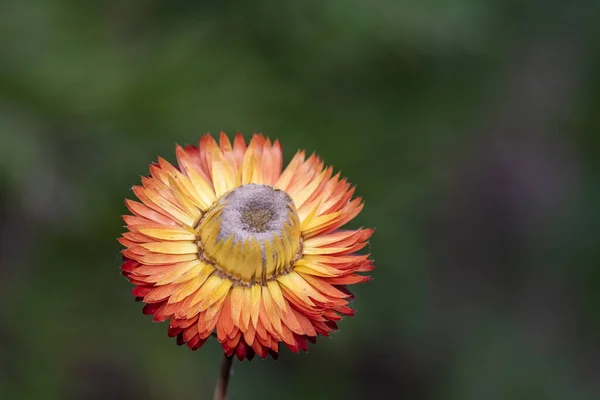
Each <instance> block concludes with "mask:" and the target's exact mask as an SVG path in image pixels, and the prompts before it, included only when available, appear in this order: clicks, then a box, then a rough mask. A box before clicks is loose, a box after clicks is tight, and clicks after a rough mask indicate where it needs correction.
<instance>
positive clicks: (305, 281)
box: [119, 133, 374, 360]
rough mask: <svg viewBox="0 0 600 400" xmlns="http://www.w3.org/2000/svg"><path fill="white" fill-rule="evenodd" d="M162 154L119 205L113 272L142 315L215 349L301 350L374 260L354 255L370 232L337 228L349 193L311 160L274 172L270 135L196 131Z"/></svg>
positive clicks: (332, 324) (277, 161) (332, 325)
mask: <svg viewBox="0 0 600 400" xmlns="http://www.w3.org/2000/svg"><path fill="white" fill-rule="evenodd" d="M176 154H177V162H178V165H179V166H178V167H175V166H173V165H171V164H169V163H168V162H167V161H165V160H164V159H162V158H159V159H158V163H157V164H152V165H151V166H150V177H145V178H142V185H141V186H135V187H134V188H133V192H134V194H135V195H136V196H137V198H138V199H139V200H140V201H139V202H138V201H132V200H126V204H127V207H128V208H129V210H130V211H131V213H132V215H125V216H124V217H123V219H124V220H125V223H126V224H127V225H126V227H127V229H128V231H127V232H125V233H124V234H123V236H122V237H121V238H120V239H119V241H120V242H121V244H123V245H124V246H125V247H126V249H124V250H123V256H124V263H123V265H122V266H121V268H122V270H123V274H124V275H125V276H127V278H128V279H129V281H130V282H132V283H133V284H134V285H135V288H134V289H133V294H134V296H136V298H137V299H138V300H139V301H143V302H144V303H146V305H145V306H144V310H143V312H144V314H149V315H154V320H155V321H158V322H159V321H166V320H170V322H169V330H168V334H169V336H172V337H177V341H178V343H179V344H187V346H188V347H189V348H191V349H193V350H196V349H199V348H200V347H201V346H202V345H203V344H204V342H205V341H206V340H207V339H208V337H209V336H210V335H211V334H213V333H214V334H216V337H217V339H218V340H219V342H220V343H221V345H222V346H223V350H224V352H225V354H226V355H228V356H231V355H233V354H235V355H237V357H238V358H239V359H240V360H242V359H244V358H246V357H247V358H252V357H253V356H254V354H258V355H259V356H260V357H262V358H265V357H266V356H267V355H268V354H271V355H272V356H273V357H276V356H277V354H278V351H279V343H280V342H283V343H284V344H285V345H286V346H287V347H289V348H290V349H291V350H293V351H295V352H298V351H299V350H306V347H307V345H306V341H307V340H309V341H312V342H314V341H315V339H316V336H317V335H324V336H328V335H329V333H330V332H332V331H334V330H336V329H337V325H336V321H338V320H340V319H341V318H342V316H343V315H352V314H353V310H352V309H351V308H349V307H348V303H349V301H351V299H352V294H351V293H350V292H349V291H348V290H347V288H346V286H347V285H350V284H354V283H359V282H364V281H366V280H367V279H368V277H367V276H363V275H360V274H358V273H359V272H367V271H371V270H372V269H373V268H374V266H373V264H372V261H371V260H370V259H369V257H368V255H360V254H356V252H357V251H359V250H361V249H362V248H363V247H365V246H366V245H367V243H368V239H369V237H370V236H371V234H372V233H373V230H372V229H358V230H341V229H340V228H341V227H342V226H343V225H345V224H346V223H347V222H348V221H350V220H351V219H353V218H354V217H355V216H356V215H357V214H358V213H359V212H360V211H361V209H362V207H363V204H362V202H361V199H360V198H355V199H353V194H354V188H353V187H351V185H350V184H349V183H348V182H347V181H346V179H341V178H340V174H339V173H338V174H336V175H335V176H334V175H333V169H332V168H331V167H327V168H324V166H323V162H322V161H321V159H320V158H319V157H317V156H316V155H314V154H313V155H311V156H310V157H308V159H307V158H306V157H305V154H304V152H303V151H299V152H298V153H296V155H295V156H294V158H293V159H292V161H291V162H290V163H289V164H288V166H287V167H286V168H285V169H284V170H283V171H282V153H281V147H280V145H279V142H278V141H275V142H274V143H271V141H270V140H269V139H265V138H264V137H263V136H262V135H254V137H253V138H252V140H251V141H250V143H249V144H248V146H246V143H245V141H244V139H243V138H242V136H241V135H240V134H238V135H236V137H235V140H234V143H233V145H232V144H231V142H230V141H229V139H228V137H227V136H226V135H225V134H224V133H221V136H220V143H219V144H217V142H216V141H215V140H214V139H213V138H212V137H211V136H210V135H206V136H204V137H202V138H201V139H200V146H199V147H195V146H186V147H185V148H182V147H180V146H177V148H176Z"/></svg>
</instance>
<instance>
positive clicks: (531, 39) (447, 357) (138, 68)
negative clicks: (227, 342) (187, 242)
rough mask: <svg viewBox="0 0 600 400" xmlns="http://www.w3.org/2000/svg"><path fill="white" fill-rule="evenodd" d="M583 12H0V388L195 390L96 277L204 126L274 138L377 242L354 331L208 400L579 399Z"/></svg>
mask: <svg viewBox="0 0 600 400" xmlns="http://www.w3.org/2000/svg"><path fill="white" fill-rule="evenodd" d="M599 11H600V6H599V4H598V2H597V1H592V0H587V1H586V0H580V1H575V2H556V1H550V2H548V1H544V2H542V1H539V0H535V1H531V2H527V3H526V4H524V3H523V2H518V1H514V0H509V1H504V2H500V1H492V0H479V1H476V0H455V1H451V2H447V1H440V0H426V1H421V2H413V3H410V2H393V1H389V0H385V1H384V0H373V1H365V0H350V1H340V0H333V1H329V2H321V1H319V2H317V1H311V0H303V1H299V2H289V3H286V2H277V1H272V0H259V1H254V2H243V1H239V0H238V1H236V0H230V1H221V2H216V1H200V2H192V1H173V2H159V1H155V0H145V1H142V0H136V1H130V2H119V1H114V0H113V1H107V2H98V3H84V2H76V1H72V0H53V1H46V2H43V1H37V2H36V1H34V2H17V1H5V2H3V3H2V12H0V188H2V192H0V194H1V196H0V205H2V208H1V209H0V223H1V225H0V250H1V251H0V289H2V292H3V297H4V298H5V299H6V300H5V302H4V307H2V308H0V311H1V312H2V313H3V314H2V315H1V317H2V321H3V322H0V371H1V372H2V373H0V397H1V398H6V399H16V400H18V399H41V400H45V399H107V398H111V399H165V398H172V399H201V398H206V399H208V398H210V396H211V394H212V390H213V384H214V381H215V379H216V374H217V372H218V365H219V362H220V354H219V353H220V350H219V346H217V345H216V344H215V343H214V342H213V343H208V344H207V345H205V347H204V348H203V349H202V350H201V351H199V352H194V353H192V352H190V351H187V350H186V349H183V348H177V347H176V346H175V344H174V341H173V340H171V339H168V338H167V337H166V326H164V324H162V325H156V324H152V323H150V321H149V318H147V317H144V316H142V315H141V307H140V306H139V304H136V303H134V302H133V301H132V299H131V296H130V294H129V290H130V285H129V284H128V282H126V281H125V280H124V279H122V277H120V275H119V269H118V266H119V260H120V258H119V251H120V247H119V245H118V243H117V242H116V238H117V237H118V236H119V235H120V233H121V231H122V222H121V220H120V215H121V214H123V213H125V212H126V210H125V207H124V204H123V198H125V197H132V194H131V192H130V191H128V189H129V188H130V187H131V186H132V185H134V184H137V183H138V182H139V177H140V175H145V174H146V173H147V165H148V163H149V162H150V161H153V160H155V159H156V156H157V155H161V156H164V157H165V158H167V159H169V160H171V161H173V160H174V144H175V143H181V144H185V143H192V144H195V143H197V140H198V138H199V137H200V135H202V134H203V133H205V132H212V133H218V132H219V131H220V130H225V131H227V132H228V133H230V134H233V133H235V132H236V131H240V132H242V133H244V134H245V135H246V137H249V136H250V134H251V133H252V132H258V131H261V132H264V133H265V134H266V135H268V136H270V137H273V138H274V137H277V138H279V139H280V141H281V142H282V144H283V147H284V154H285V156H286V159H287V160H288V161H289V159H290V158H291V156H292V155H293V153H294V152H295V151H296V150H297V149H299V148H305V149H307V150H308V151H309V152H312V151H317V152H318V153H319V154H320V155H321V156H322V157H323V158H324V159H325V161H326V162H327V163H328V164H331V165H334V166H335V167H336V168H339V169H341V170H342V172H343V174H344V175H346V176H348V177H349V179H350V181H351V182H353V183H355V184H356V185H357V193H358V195H360V196H362V197H364V199H365V201H366V207H365V210H364V212H363V213H362V214H361V215H360V216H359V217H357V218H356V220H355V221H353V222H352V224H351V225H352V226H354V227H357V226H361V225H364V226H376V227H377V231H376V233H375V236H374V237H373V240H372V247H371V252H372V254H373V257H374V258H375V261H376V264H377V265H378V268H377V269H376V270H375V271H374V273H373V276H374V280H373V281H372V282H370V283H368V284H366V285H362V286H359V287H357V288H356V289H355V293H356V294H357V299H356V301H355V304H354V305H355V308H357V310H358V312H357V315H356V317H353V318H349V319H347V320H345V321H343V322H342V323H341V331H340V332H339V333H337V334H334V335H333V338H332V339H331V340H325V339H323V340H319V343H317V345H315V346H312V347H311V348H310V349H309V353H308V354H302V355H292V354H291V353H290V352H288V351H287V350H284V351H283V354H282V356H281V357H280V360H279V361H277V362H273V361H266V362H263V361H259V360H255V361H252V362H250V363H248V362H244V363H243V364H236V365H235V374H234V376H233V379H232V387H231V396H230V397H231V398H232V399H242V398H243V399H246V398H286V399H288V398H290V399H291V398H311V399H338V398H340V399H341V398H346V399H347V398H356V399H363V398H390V399H391V398H394V399H395V398H399V399H400V398H401V399H407V400H408V399H491V400H493V399H509V398H510V399H582V400H585V399H594V398H600V384H599V383H598V379H597V376H598V371H600V354H599V353H598V339H599V338H600V320H599V317H598V308H599V306H600V268H599V263H600V251H599V250H598V249H599V248H600V247H599V246H598V240H597V237H598V235H597V226H598V225H599V224H600V210H599V208H598V206H597V205H598V204H599V203H600V182H599V181H598V176H599V173H600V162H599V158H598V149H600V140H599V136H598V134H597V132H598V131H599V130H600V116H599V115H600V114H598V112H597V110H598V109H599V107H600V75H599V74H598V73H597V71H599V70H600V28H599V26H598V24H597V23H596V19H595V16H597V15H598V12H599Z"/></svg>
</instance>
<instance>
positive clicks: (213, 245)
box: [197, 184, 301, 285]
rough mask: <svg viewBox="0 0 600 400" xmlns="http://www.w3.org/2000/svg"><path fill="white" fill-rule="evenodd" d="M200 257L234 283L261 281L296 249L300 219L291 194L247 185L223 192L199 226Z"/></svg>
mask: <svg viewBox="0 0 600 400" xmlns="http://www.w3.org/2000/svg"><path fill="white" fill-rule="evenodd" d="M197 230H198V237H199V240H198V246H199V249H200V257H201V258H203V259H204V260H205V261H207V262H210V263H211V264H213V265H214V266H215V268H217V269H218V270H219V271H221V272H222V273H223V274H224V275H226V276H228V277H229V278H230V279H232V280H233V281H234V283H235V282H239V283H240V284H247V285H251V284H253V283H255V282H256V283H260V284H266V283H267V282H268V281H269V280H272V279H274V278H276V277H277V276H279V275H281V274H283V273H285V272H287V271H288V270H289V269H290V268H291V266H292V263H293V262H294V261H295V260H296V258H297V255H298V253H299V251H300V246H301V245H300V241H301V238H300V220H299V218H298V213H297V211H296V207H295V206H294V202H293V201H292V199H291V198H290V196H289V195H288V194H287V193H286V192H284V191H282V190H279V189H275V188H274V187H272V186H269V185H257V184H247V185H242V186H239V187H237V188H235V189H233V190H231V191H229V192H228V193H226V194H224V195H223V196H222V197H221V198H220V199H219V200H218V201H216V202H215V204H214V205H213V206H212V207H211V208H210V210H208V211H207V212H206V214H205V215H204V216H203V218H202V219H201V221H200V224H199V226H198V229H197Z"/></svg>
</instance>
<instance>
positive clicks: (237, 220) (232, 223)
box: [219, 183, 294, 247]
mask: <svg viewBox="0 0 600 400" xmlns="http://www.w3.org/2000/svg"><path fill="white" fill-rule="evenodd" d="M222 201H223V203H224V208H223V210H222V212H221V230H220V231H219V240H223V239H227V238H229V237H231V235H233V238H234V242H236V243H237V242H238V241H241V242H245V241H246V240H247V239H249V238H251V237H253V238H256V239H258V241H259V242H260V243H262V242H264V241H265V240H268V241H269V242H270V241H272V240H273V235H277V236H279V237H281V235H282V232H284V227H285V224H286V223H287V224H288V225H289V218H290V212H293V210H294V202H293V201H292V199H291V198H290V196H288V194H287V193H286V192H284V191H282V190H278V189H275V188H273V187H272V186H267V185H258V184H254V183H251V184H247V185H243V186H240V187H238V188H236V189H235V190H233V191H232V192H231V193H229V194H228V195H226V196H225V197H224V198H223V199H222ZM261 247H262V246H261Z"/></svg>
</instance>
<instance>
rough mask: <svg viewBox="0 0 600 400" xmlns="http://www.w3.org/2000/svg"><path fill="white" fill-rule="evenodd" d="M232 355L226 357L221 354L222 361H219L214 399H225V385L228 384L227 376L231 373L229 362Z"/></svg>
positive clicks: (231, 359)
mask: <svg viewBox="0 0 600 400" xmlns="http://www.w3.org/2000/svg"><path fill="white" fill-rule="evenodd" d="M232 361H233V356H231V357H227V356H226V355H225V354H223V361H222V362H221V373H220V374H219V379H218V380H217V387H215V397H213V399H214V400H226V399H227V386H228V385H229V376H230V375H231V363H232Z"/></svg>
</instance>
